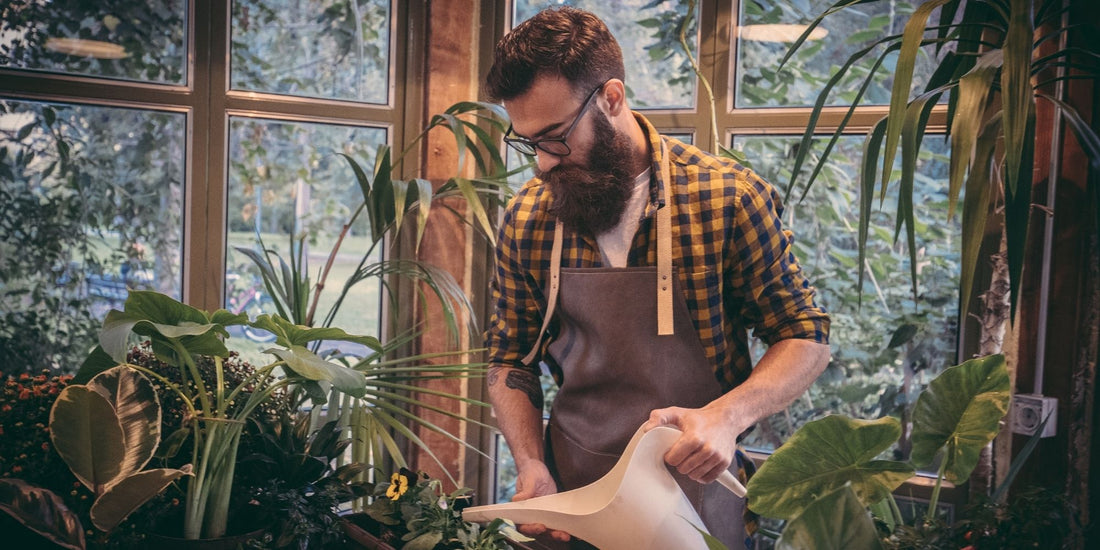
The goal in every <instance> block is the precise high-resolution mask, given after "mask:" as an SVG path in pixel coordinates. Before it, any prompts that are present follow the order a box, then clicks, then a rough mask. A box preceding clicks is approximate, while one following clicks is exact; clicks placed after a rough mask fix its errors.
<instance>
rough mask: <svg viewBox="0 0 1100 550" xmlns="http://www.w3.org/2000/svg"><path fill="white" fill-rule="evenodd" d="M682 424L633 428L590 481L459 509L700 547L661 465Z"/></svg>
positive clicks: (689, 511)
mask: <svg viewBox="0 0 1100 550" xmlns="http://www.w3.org/2000/svg"><path fill="white" fill-rule="evenodd" d="M679 437H680V430H678V429H676V428H673V427H670V426H660V427H657V428H653V429H652V430H650V431H648V432H643V431H642V429H641V428H639V429H638V431H637V432H635V433H634V436H633V437H632V438H631V439H630V443H628V444H627V446H626V450H625V451H623V454H622V456H621V457H620V458H619V461H618V462H616V463H615V466H614V467H613V468H611V471H610V472H608V473H607V474H606V475H604V476H603V477H601V478H600V479H598V480H596V481H594V482H592V483H591V484H589V485H586V486H584V487H580V488H578V489H573V490H572V491H565V492H562V493H556V494H553V495H547V496H542V497H535V498H532V499H528V500H522V501H519V502H507V503H500V504H491V505H488V506H475V507H471V508H467V509H465V510H464V511H463V512H462V518H463V519H465V520H466V521H470V522H488V521H492V520H493V519H495V518H504V519H508V520H511V521H513V522H515V523H517V524H524V523H541V524H543V525H545V526H547V527H548V528H550V529H556V530H560V531H565V532H568V533H569V534H571V535H573V536H575V537H577V538H581V539H584V540H585V541H587V542H589V543H590V544H592V545H594V546H596V547H598V548H600V549H602V550H616V549H621V550H646V549H652V550H666V549H668V548H681V549H684V550H690V549H695V548H698V549H706V547H707V546H706V541H705V540H704V539H703V535H702V534H701V533H700V530H702V531H703V532H705V531H706V528H705V527H704V526H703V520H702V519H701V518H700V517H699V514H698V513H697V512H696V511H695V508H694V507H692V505H691V502H689V501H688V499H687V497H686V496H685V495H684V492H683V491H681V490H680V486H679V485H678V484H677V483H676V480H675V479H674V478H673V477H672V474H671V473H669V471H668V467H667V466H666V465H665V459H664V456H665V453H667V452H668V449H669V448H670V447H672V444H673V443H675V442H676V440H677V439H678V438H679ZM717 481H718V482H719V483H721V484H722V485H723V486H725V487H726V488H727V489H729V490H730V491H732V492H733V493H734V494H736V495H738V496H741V497H744V496H745V487H744V486H743V485H741V483H740V482H739V481H738V480H737V478H736V477H734V475H733V474H731V473H730V472H729V471H728V470H727V471H724V472H722V475H721V476H719V477H718V480H717Z"/></svg>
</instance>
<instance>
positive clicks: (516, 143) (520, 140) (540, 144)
mask: <svg viewBox="0 0 1100 550" xmlns="http://www.w3.org/2000/svg"><path fill="white" fill-rule="evenodd" d="M605 84H607V82H606V81H605V82H604V83H603V84H600V85H599V86H596V89H595V90H592V91H591V92H590V93H589V94H588V97H587V98H585V100H584V105H582V106H581V111H580V112H579V113H577V117H576V118H574V119H573V123H572V124H570V125H569V128H568V129H567V130H566V131H565V133H563V134H562V135H560V136H557V137H552V138H539V139H527V138H525V137H520V136H518V135H516V131H515V130H514V129H513V128H512V125H510V124H509V125H508V131H507V132H505V133H504V143H507V144H508V145H509V146H510V147H511V148H512V149H515V150H516V151H519V152H520V153H522V154H524V155H528V156H530V155H534V154H535V153H536V152H537V151H542V152H544V153H549V154H551V155H554V156H556V157H567V156H569V153H571V152H573V150H572V149H570V147H569V144H568V143H567V142H566V141H565V140H567V139H569V134H572V133H573V129H574V128H576V127H577V123H578V122H580V121H581V119H582V118H584V114H585V113H587V112H588V107H589V106H591V105H592V100H593V99H594V98H595V97H596V94H597V93H598V92H599V91H600V90H602V89H603V87H604V85H605Z"/></svg>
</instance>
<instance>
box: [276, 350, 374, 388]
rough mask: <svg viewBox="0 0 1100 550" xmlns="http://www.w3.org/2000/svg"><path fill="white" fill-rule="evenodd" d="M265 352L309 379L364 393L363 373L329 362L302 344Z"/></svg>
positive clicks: (364, 380)
mask: <svg viewBox="0 0 1100 550" xmlns="http://www.w3.org/2000/svg"><path fill="white" fill-rule="evenodd" d="M266 353H270V354H272V355H275V356H276V357H278V358H279V359H280V360H282V361H283V362H285V363H286V366H287V368H288V369H289V370H291V371H293V372H294V373H295V374H298V375H299V376H302V377H304V378H307V379H309V380H325V381H328V382H331V383H332V385H333V386H334V387H336V388H337V389H338V390H340V391H342V392H344V393H346V394H349V395H354V396H356V397H362V396H364V395H366V387H365V386H366V383H367V378H366V376H363V373H361V372H359V371H357V370H354V369H350V368H347V367H343V366H340V365H337V364H335V363H329V362H328V361H325V360H324V359H321V358H320V357H318V356H317V354H315V353H313V352H312V351H309V350H308V349H306V348H305V347H303V346H297V345H294V346H290V347H289V348H287V349H278V348H275V349H269V350H267V351H266Z"/></svg>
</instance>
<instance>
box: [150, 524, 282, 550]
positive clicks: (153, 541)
mask: <svg viewBox="0 0 1100 550" xmlns="http://www.w3.org/2000/svg"><path fill="white" fill-rule="evenodd" d="M265 531H266V530H265V529H257V530H255V531H252V532H250V533H243V534H240V535H229V536H225V537H218V538H216V539H182V538H177V537H168V536H165V535H158V534H154V533H150V534H148V535H146V537H145V548H146V550H238V549H244V548H248V542H249V541H253V540H263V538H264V533H265Z"/></svg>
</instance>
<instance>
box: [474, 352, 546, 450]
mask: <svg viewBox="0 0 1100 550" xmlns="http://www.w3.org/2000/svg"><path fill="white" fill-rule="evenodd" d="M487 382H488V386H489V401H490V403H492V405H493V411H494V413H495V414H496V418H497V424H498V425H499V426H500V431H501V433H503V434H504V439H505V440H506V441H507V442H508V448H509V449H511V451H512V457H513V458H514V459H515V463H516V467H517V468H523V464H524V463H525V462H527V461H529V460H537V461H539V462H543V461H544V457H543V436H542V403H543V395H542V385H541V382H540V381H539V377H538V376H537V375H536V374H535V373H533V372H531V371H528V370H525V369H518V368H512V367H502V366H499V365H494V366H491V367H489V374H488V377H487Z"/></svg>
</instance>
